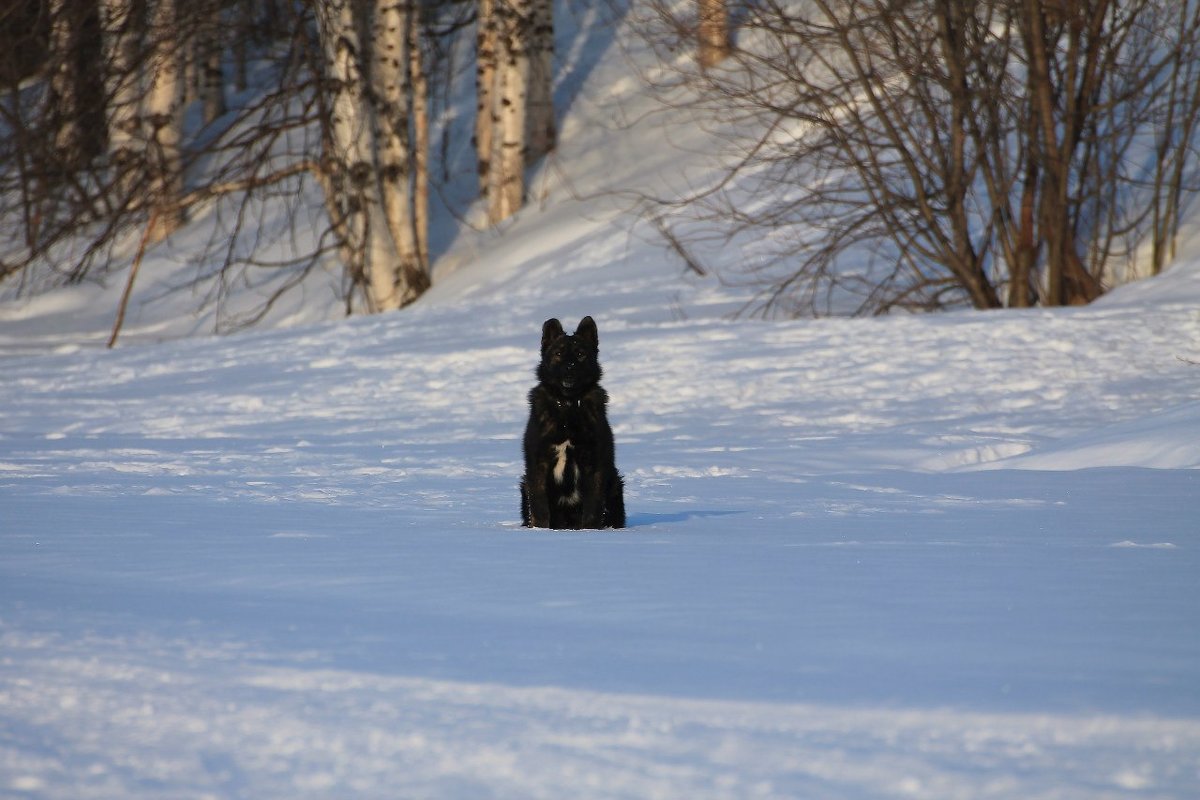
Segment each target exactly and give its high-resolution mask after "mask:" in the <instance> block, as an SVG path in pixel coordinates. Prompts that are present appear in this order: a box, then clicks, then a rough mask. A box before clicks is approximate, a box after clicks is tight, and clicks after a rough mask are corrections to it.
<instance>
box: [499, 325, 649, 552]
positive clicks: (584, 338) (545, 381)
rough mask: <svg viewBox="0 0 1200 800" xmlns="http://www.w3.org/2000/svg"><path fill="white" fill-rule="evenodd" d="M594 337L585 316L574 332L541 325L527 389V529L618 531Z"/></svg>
mask: <svg viewBox="0 0 1200 800" xmlns="http://www.w3.org/2000/svg"><path fill="white" fill-rule="evenodd" d="M599 355H600V340H599V335H598V333H597V331H596V323H595V322H594V321H593V320H592V318H591V317H584V318H583V319H582V320H581V321H580V323H579V327H578V328H577V329H576V330H575V334H574V335H573V336H569V335H567V334H566V333H564V332H563V327H562V323H560V322H559V321H558V320H556V319H548V320H546V322H545V324H544V325H542V361H541V363H540V364H538V368H537V377H538V385H537V386H535V387H533V389H531V390H530V392H529V424H528V425H526V426H525V477H524V478H522V479H521V518H522V520H523V521H524V524H525V526H526V527H530V528H623V527H625V498H624V483H623V482H622V480H621V474H620V473H619V472H617V464H616V450H615V447H614V445H613V435H612V428H610V427H609V425H608V416H607V414H606V413H605V410H604V407H605V405H606V404H607V403H608V395H607V394H606V393H605V391H604V389H602V388H601V387H600V361H599Z"/></svg>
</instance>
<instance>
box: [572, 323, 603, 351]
mask: <svg viewBox="0 0 1200 800" xmlns="http://www.w3.org/2000/svg"><path fill="white" fill-rule="evenodd" d="M575 335H576V336H577V337H579V338H580V339H583V341H585V342H587V344H588V346H589V347H591V348H592V350H594V351H599V350H600V332H599V331H597V330H596V320H594V319H592V318H591V317H584V318H583V319H581V320H579V327H578V328H576V329H575Z"/></svg>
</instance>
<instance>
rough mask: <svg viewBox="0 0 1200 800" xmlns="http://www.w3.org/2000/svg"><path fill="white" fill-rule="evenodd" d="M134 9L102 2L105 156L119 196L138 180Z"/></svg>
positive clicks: (128, 2)
mask: <svg viewBox="0 0 1200 800" xmlns="http://www.w3.org/2000/svg"><path fill="white" fill-rule="evenodd" d="M133 11H134V3H133V0H102V2H101V7H100V28H101V43H102V45H101V52H102V55H103V58H104V89H105V92H104V93H105V98H106V99H107V103H106V105H107V111H106V120H105V121H106V125H107V128H108V157H109V165H110V167H111V170H112V182H113V186H114V188H115V189H116V191H117V193H118V194H119V195H120V197H121V198H122V199H123V198H126V197H128V196H129V195H130V194H131V193H132V192H133V190H134V188H135V186H136V185H137V183H138V176H137V174H136V172H135V167H136V166H137V164H138V161H139V147H138V144H137V140H138V133H139V130H138V129H139V123H138V100H139V95H140V88H139V85H138V83H139V81H138V72H137V70H136V64H135V61H136V51H137V20H136V19H135V15H134V13H133Z"/></svg>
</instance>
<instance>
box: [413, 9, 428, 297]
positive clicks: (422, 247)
mask: <svg viewBox="0 0 1200 800" xmlns="http://www.w3.org/2000/svg"><path fill="white" fill-rule="evenodd" d="M422 30H423V28H422V20H421V14H420V11H419V5H418V7H417V8H416V9H414V10H413V12H412V13H411V14H410V15H409V19H408V63H409V73H410V75H411V78H412V89H413V91H412V123H413V125H412V128H413V148H412V154H413V227H414V228H416V231H417V255H418V258H419V260H420V264H421V270H422V271H423V272H424V273H425V274H426V275H428V274H429V75H428V73H427V72H426V70H425V54H424V51H423V50H422V48H421V31H422Z"/></svg>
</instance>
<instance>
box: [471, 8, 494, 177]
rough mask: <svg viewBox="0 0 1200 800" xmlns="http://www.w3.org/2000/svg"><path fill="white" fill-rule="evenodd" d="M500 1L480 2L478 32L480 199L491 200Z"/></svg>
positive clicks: (476, 102) (476, 141)
mask: <svg viewBox="0 0 1200 800" xmlns="http://www.w3.org/2000/svg"><path fill="white" fill-rule="evenodd" d="M495 3H496V0H479V5H478V8H477V11H476V23H475V25H476V33H475V137H474V139H475V163H476V165H477V172H478V177H479V196H480V197H482V198H483V199H484V200H485V201H487V199H488V190H489V189H490V188H491V183H492V176H491V170H492V150H493V135H494V134H493V129H494V123H495V116H496V109H495V99H494V97H493V95H494V94H495V90H496V59H497V57H498V53H497V41H496V38H497V29H496V13H495Z"/></svg>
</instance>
